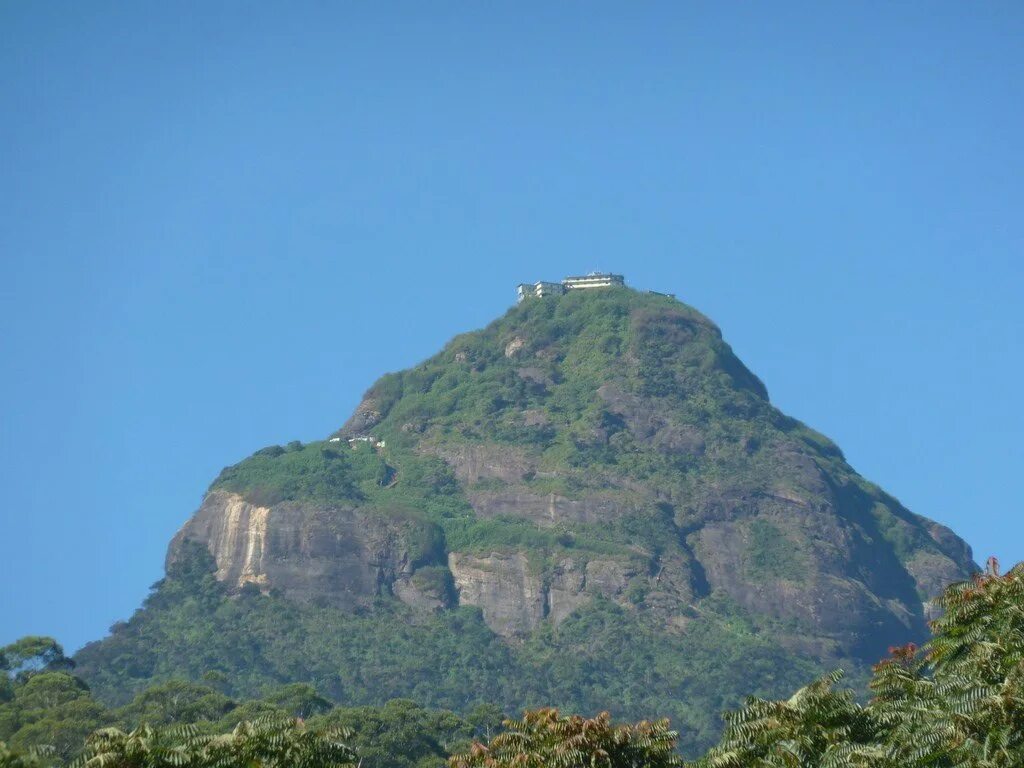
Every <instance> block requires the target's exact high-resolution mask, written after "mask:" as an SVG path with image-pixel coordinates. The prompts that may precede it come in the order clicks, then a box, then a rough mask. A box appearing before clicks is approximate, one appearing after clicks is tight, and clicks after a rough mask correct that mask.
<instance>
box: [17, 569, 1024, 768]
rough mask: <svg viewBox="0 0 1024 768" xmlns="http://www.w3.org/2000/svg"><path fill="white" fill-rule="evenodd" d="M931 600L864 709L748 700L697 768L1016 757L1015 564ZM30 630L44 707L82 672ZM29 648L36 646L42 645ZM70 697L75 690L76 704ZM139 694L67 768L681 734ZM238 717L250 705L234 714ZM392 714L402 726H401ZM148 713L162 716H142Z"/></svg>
mask: <svg viewBox="0 0 1024 768" xmlns="http://www.w3.org/2000/svg"><path fill="white" fill-rule="evenodd" d="M939 607H940V608H941V610H942V617H941V618H940V619H938V620H937V621H935V622H933V631H934V637H933V638H932V640H931V641H930V642H929V643H927V644H926V645H925V646H923V647H922V648H916V647H914V646H906V647H903V648H897V649H893V652H892V654H891V657H890V658H888V659H886V660H884V661H882V662H881V663H879V664H878V665H877V666H876V667H875V671H874V677H873V679H872V681H871V686H870V687H871V691H872V694H873V697H872V699H871V701H870V703H868V704H867V705H862V704H860V703H859V702H858V701H857V700H856V699H855V698H854V696H853V694H852V693H851V692H850V691H848V690H842V689H839V688H838V687H837V684H838V683H839V681H840V679H841V677H842V673H841V672H834V673H832V674H831V675H827V676H825V677H823V678H821V679H819V680H817V681H815V682H813V683H811V684H810V685H808V686H806V687H804V688H802V689H800V690H799V691H797V692H796V693H795V694H794V695H793V696H792V697H790V698H789V699H787V700H784V701H772V700H768V699H763V698H755V697H752V698H750V699H748V700H747V703H746V705H745V706H744V707H742V708H741V709H739V710H737V711H735V712H732V713H730V714H728V715H726V723H727V727H726V730H725V734H724V736H723V737H722V739H721V741H720V743H719V744H718V745H717V746H716V747H714V748H713V749H711V750H710V751H709V752H708V753H707V755H705V756H704V757H703V758H702V759H701V760H699V761H697V762H695V763H692V764H690V765H691V768H1020V766H1024V563H1022V564H1019V565H1017V566H1016V567H1014V568H1013V569H1011V570H1010V571H1009V572H1008V573H1006V574H1005V575H1001V574H1000V573H999V569H998V565H997V563H996V562H995V561H990V562H989V566H988V569H987V570H986V572H985V573H983V574H980V575H978V576H977V577H976V578H975V579H974V580H972V581H970V582H966V583H963V584H956V585H953V586H951V587H949V588H948V589H947V590H946V592H945V594H944V595H943V597H942V598H941V599H940V601H939ZM31 640H32V642H28V643H22V644H21V645H20V646H18V645H17V644H16V646H17V647H15V646H10V647H9V648H8V649H4V650H5V651H6V652H7V655H8V660H7V661H6V662H5V665H6V668H7V671H8V675H6V676H3V677H0V682H2V684H3V685H5V686H6V687H0V699H2V698H3V697H5V696H7V697H10V690H11V686H12V683H11V675H10V672H11V670H12V669H17V670H18V671H17V672H16V673H15V674H14V677H15V678H18V679H17V680H16V687H17V689H18V691H19V692H21V693H22V694H24V693H25V691H26V690H27V691H28V693H29V694H30V696H29V699H30V700H31V701H33V702H34V703H35V705H37V706H39V707H43V708H45V706H46V704H47V702H51V703H54V702H60V701H61V696H65V698H66V696H67V694H68V693H69V691H70V692H71V693H72V694H73V693H74V691H75V690H76V688H75V680H76V679H75V678H74V677H73V676H72V675H70V674H69V673H68V672H66V671H54V670H59V669H60V668H62V667H66V666H67V665H66V660H64V659H63V654H61V653H60V652H59V646H56V647H54V646H55V644H48V643H46V642H42V641H41V640H40V639H39V638H33V639H31ZM19 648H20V649H21V650H20V651H19V650H18V649H19ZM26 648H29V649H36V650H38V655H37V656H32V653H33V652H35V651H31V652H30V651H26V650H25V649H26ZM10 657H15V659H16V661H15V662H11V661H10ZM44 661H45V663H43V662H44ZM48 665H52V668H51V670H50V671H46V669H47V666H48ZM78 684H79V685H81V683H80V682H79V683H78ZM189 686H192V687H191V688H190V687H189ZM80 698H81V696H78V697H77V698H76V697H75V696H72V698H71V699H70V702H71V703H72V704H74V703H75V702H76V701H78V700H79V699H80ZM140 698H141V699H142V700H141V701H140V700H139V698H137V699H136V701H135V702H133V706H134V707H135V708H136V709H135V710H133V711H134V712H135V713H136V714H135V715H134V716H139V714H140V713H144V714H142V717H143V719H144V720H146V722H144V723H143V724H142V725H140V726H138V727H136V728H135V729H134V730H132V731H127V732H126V731H124V730H120V729H118V728H112V727H106V728H100V729H99V730H97V731H95V732H94V733H93V734H92V735H90V736H88V738H87V739H86V742H85V748H84V751H82V752H81V754H80V756H79V757H78V758H77V760H76V761H75V762H74V765H75V768H233V767H234V766H239V768H241V766H246V768H251V767H255V766H264V767H265V768H278V767H280V768H284V766H294V768H333V767H334V766H337V767H338V768H341V766H347V765H355V764H357V762H358V761H359V759H360V758H359V756H358V755H359V754H361V753H362V752H363V750H362V749H357V748H356V747H357V746H359V745H358V744H356V742H357V741H358V739H359V736H358V735H357V734H356V733H355V732H354V731H353V730H352V729H350V728H349V727H347V723H348V722H351V723H353V724H354V725H356V726H357V727H359V726H361V727H362V728H363V734H362V735H363V738H364V739H365V740H366V741H365V742H364V743H367V744H368V745H372V744H373V743H375V742H378V741H379V740H380V739H385V740H386V739H387V736H388V734H389V733H390V735H391V740H390V741H388V742H387V743H388V750H389V752H393V753H399V754H400V753H403V752H404V753H408V754H406V758H407V762H392V761H391V756H389V754H382V753H379V752H378V753H377V754H375V755H374V758H373V759H372V760H370V761H366V762H363V763H362V764H363V765H364V768H367V767H368V766H390V765H395V766H398V765H403V766H404V765H409V766H417V767H418V768H419V767H420V766H422V767H424V768H425V766H438V765H440V764H441V763H442V758H443V757H444V756H446V755H449V754H451V753H452V752H455V753H456V754H455V756H453V757H451V758H450V759H449V765H450V768H505V767H506V766H508V767H509V768H511V767H512V766H517V767H521V768H541V766H544V767H547V766H551V767H552V768H597V767H601V768H640V767H641V766H643V767H645V768H662V767H663V766H678V765H682V762H681V760H680V758H679V756H678V753H677V752H676V747H677V734H676V733H675V732H674V731H671V730H669V725H668V721H659V722H655V723H651V722H646V721H645V722H640V723H636V724H633V725H615V724H613V723H612V722H611V719H610V717H609V715H608V714H607V713H602V714H600V715H598V716H597V717H595V718H592V719H587V718H584V717H579V716H569V717H566V716H562V715H560V714H559V712H558V711H557V710H555V709H539V710H533V711H527V712H526V713H525V715H524V716H523V718H522V719H520V720H506V721H505V722H504V730H503V731H502V732H500V733H497V735H493V734H492V728H493V727H494V719H495V718H494V713H493V711H491V712H486V713H483V714H482V715H481V716H480V717H479V725H481V726H484V724H485V723H486V725H485V727H475V728H473V727H470V726H469V724H468V722H467V721H461V720H460V719H459V718H458V717H457V716H455V715H454V714H452V713H447V714H446V715H444V716H442V717H440V719H437V718H434V719H431V717H432V716H428V715H426V714H424V713H427V712H428V711H427V710H422V708H418V707H417V706H416V705H415V704H412V703H411V702H405V703H397V707H396V708H395V709H394V711H392V712H391V713H390V715H388V716H387V717H385V716H384V715H383V714H381V713H382V712H383V711H384V710H387V709H388V708H387V707H385V708H383V709H381V708H376V709H374V708H367V709H374V711H373V713H372V714H370V715H369V716H368V713H365V712H360V710H339V709H333V710H330V711H328V712H326V713H322V714H313V713H316V712H323V707H325V706H327V703H326V702H324V700H323V699H322V698H320V697H319V696H318V695H317V694H316V692H315V690H313V689H312V688H310V687H308V686H301V685H299V686H289V687H287V688H286V689H283V690H279V691H277V692H275V693H274V694H272V695H271V696H269V697H268V698H267V699H264V700H262V701H259V702H247V703H246V704H243V705H241V706H237V707H229V708H228V710H227V711H223V708H224V701H226V697H222V699H223V701H222V700H221V699H218V698H217V697H216V696H215V695H213V694H212V692H211V689H208V688H207V689H203V687H202V686H195V685H194V684H188V683H173V684H167V685H166V686H165V688H164V689H163V690H151V691H147V692H146V695H145V696H142V697H140ZM272 702H277V703H276V704H275V703H272ZM56 705H59V706H67V705H68V702H67V701H64V703H63V704H55V706H56ZM278 705H282V706H286V707H288V708H290V709H292V710H293V711H303V712H306V713H310V714H313V716H312V717H311V718H310V720H309V721H308V722H306V721H304V720H302V719H300V718H298V717H295V716H288V715H286V714H284V710H283V709H282V708H281V706H278ZM389 706H391V705H389ZM199 712H202V713H205V715H206V716H207V717H208V718H210V717H212V716H213V715H216V714H217V713H218V712H220V713H221V714H220V716H221V720H220V724H219V726H218V727H217V728H214V727H212V721H211V720H210V719H207V720H204V721H203V723H204V724H205V725H204V724H201V725H187V724H186V725H183V724H182V723H181V722H180V719H181V718H187V717H195V716H196V713H199ZM171 713H177V714H176V715H174V716H172V714H171ZM259 713H262V714H259ZM122 714H123V713H122ZM246 714H259V716H257V717H254V718H251V719H242V720H239V718H240V716H242V715H246ZM410 715H412V717H411V718H410ZM389 718H391V719H389ZM395 718H397V719H398V720H399V721H401V722H403V723H405V725H406V726H407V727H406V728H405V729H404V730H396V728H395V727H394V726H393V722H392V721H393V720H394V719H395ZM153 720H157V721H160V720H163V721H164V722H166V723H168V724H166V725H152V724H150V721H153ZM176 720H178V721H179V722H178V723H177V724H173V723H174V722H175V721H176ZM232 720H233V721H234V724H233V725H232V726H231V727H229V728H227V732H225V730H224V729H225V724H226V723H229V722H230V721H232ZM218 728H219V729H220V730H219V731H218ZM431 729H433V731H434V732H435V737H434V738H433V739H432V740H431V739H427V740H426V741H425V742H423V743H424V744H428V746H427V748H426V749H425V750H421V751H420V752H417V753H415V754H412V752H410V750H411V749H412V747H410V745H411V744H414V743H417V742H418V741H419V740H420V738H421V736H422V734H423V732H424V731H429V730H431ZM218 733H219V734H220V735H218ZM470 733H475V735H476V737H477V738H480V739H481V740H480V741H478V742H475V743H473V744H472V745H471V746H469V745H466V742H465V741H462V742H460V741H459V737H460V736H461V737H465V736H466V735H469V734H470ZM396 734H397V738H396V737H395V736H396ZM441 734H447V735H441ZM481 736H482V737H483V738H481ZM485 742H486V743H485ZM460 744H462V746H460ZM421 746H422V745H421ZM419 748H420V747H416V749H419ZM368 751H370V750H368ZM410 755H411V756H410ZM416 755H418V757H417V756H416ZM57 757H59V754H57V755H55V754H54V753H53V752H48V751H38V750H36V751H17V750H12V749H10V748H9V747H7V746H5V745H4V744H3V743H2V742H0V768H44V767H45V766H47V765H50V764H52V763H54V762H55V761H56V758H57Z"/></svg>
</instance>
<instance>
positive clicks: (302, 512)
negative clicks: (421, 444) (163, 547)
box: [167, 490, 443, 608]
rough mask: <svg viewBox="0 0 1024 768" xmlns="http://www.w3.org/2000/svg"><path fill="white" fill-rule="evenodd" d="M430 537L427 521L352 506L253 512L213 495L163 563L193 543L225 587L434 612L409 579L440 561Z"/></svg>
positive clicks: (281, 506) (290, 505)
mask: <svg viewBox="0 0 1024 768" xmlns="http://www.w3.org/2000/svg"><path fill="white" fill-rule="evenodd" d="M436 537H437V532H436V531H435V530H434V526H431V525H430V524H429V523H423V522H417V521H411V520H405V519H401V518H390V519H388V518H381V517H379V516H377V515H373V514H367V513H366V512H364V511H361V510H359V509H358V508H345V507H339V506H322V505H318V504H314V503H309V502H301V503H300V502H294V501H282V502H279V503H276V504H273V505H271V506H257V505H254V504H251V503H249V502H247V501H246V500H245V499H244V498H243V497H242V496H241V495H239V494H237V493H230V492H227V491H223V490H213V491H210V493H208V494H207V496H206V498H205V499H204V500H203V504H202V506H200V508H199V511H198V512H196V514H195V515H194V516H193V517H192V519H191V520H189V521H188V522H187V523H186V524H185V526H184V527H183V528H182V529H181V530H180V531H179V532H178V534H177V535H176V536H175V538H174V540H173V541H172V542H171V546H170V549H169V551H168V558H167V559H168V563H167V565H168V568H170V567H171V566H173V564H174V561H175V558H176V557H177V556H178V553H179V552H180V551H181V545H182V543H183V542H185V541H199V542H203V543H205V544H206V546H207V548H208V549H209V551H210V554H211V555H213V558H214V561H215V562H216V565H217V570H216V573H215V575H216V577H217V579H218V580H220V581H222V582H224V584H225V585H226V586H228V587H229V588H231V589H235V590H240V589H242V588H244V587H245V586H246V585H253V586H255V587H257V588H259V589H261V590H264V591H269V590H270V589H271V588H273V589H275V590H277V591H278V592H280V593H281V594H283V595H284V596H286V597H289V598H293V599H296V600H302V601H311V602H316V603H320V604H329V605H334V606H338V607H343V608H354V607H357V606H368V605H370V604H371V603H372V602H373V600H374V598H376V597H379V596H381V595H394V596H396V597H398V598H399V599H401V600H402V601H403V602H405V603H407V604H409V605H414V606H424V605H431V606H432V605H434V604H435V603H437V598H436V596H434V595H432V594H428V593H424V591H423V590H422V589H420V588H419V585H418V584H417V583H416V582H414V581H413V580H412V575H413V573H414V572H415V571H416V569H418V568H422V567H425V566H430V565H435V564H437V563H438V562H440V561H439V558H441V557H443V552H442V550H441V549H440V547H437V546H436V545H435V544H434V542H435V541H437V538H436ZM425 542H426V543H425ZM437 604H439V603H437Z"/></svg>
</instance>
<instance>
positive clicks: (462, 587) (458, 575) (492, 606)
mask: <svg viewBox="0 0 1024 768" xmlns="http://www.w3.org/2000/svg"><path fill="white" fill-rule="evenodd" d="M448 567H449V569H451V572H452V575H453V576H454V579H455V586H456V588H457V589H458V591H459V600H460V602H462V603H463V604H465V605H475V606H478V607H479V608H481V609H482V610H483V614H484V621H486V622H487V625H488V626H489V627H490V628H491V629H492V630H494V632H496V633H497V634H499V635H501V636H503V637H522V636H524V635H527V634H528V633H529V632H530V631H531V630H533V629H535V628H536V627H537V625H538V624H540V622H541V621H542V620H543V619H545V618H550V620H551V621H553V622H554V623H555V624H556V625H557V624H559V623H561V622H562V621H563V620H564V619H566V618H567V617H568V616H569V615H570V614H571V613H572V612H573V611H575V610H576V609H577V608H579V607H580V606H582V605H584V604H585V603H586V602H587V601H589V600H590V599H591V598H592V597H595V596H601V597H605V598H608V599H611V600H619V599H621V597H622V595H623V593H624V592H625V589H626V587H627V585H628V584H629V579H630V577H631V576H633V575H635V574H634V573H633V571H632V570H631V569H630V567H629V565H627V564H623V563H619V562H615V561H612V560H592V561H590V562H578V561H576V560H573V559H571V558H563V559H562V560H560V561H559V562H558V563H557V564H555V566H554V568H552V569H551V572H550V574H549V578H548V579H545V578H544V574H543V572H541V570H540V569H539V568H538V567H536V566H533V567H531V564H530V561H529V558H528V557H527V556H526V555H525V554H524V553H522V552H515V553H511V554H503V553H499V552H494V553H491V554H490V555H486V556H483V557H479V556H473V555H466V554H461V553H458V552H452V553H451V554H449V555H448Z"/></svg>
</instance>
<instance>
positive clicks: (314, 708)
mask: <svg viewBox="0 0 1024 768" xmlns="http://www.w3.org/2000/svg"><path fill="white" fill-rule="evenodd" d="M263 700H264V701H265V702H267V703H268V704H271V705H273V706H275V707H277V708H278V709H282V710H284V711H285V712H287V713H289V714H290V715H291V716H292V717H301V718H303V719H305V718H307V717H312V716H313V715H319V714H321V713H322V712H327V711H328V710H329V709H330V708H331V706H332V705H331V702H330V701H328V700H327V699H325V698H324V697H323V696H321V695H320V694H319V693H317V692H316V688H314V687H313V686H312V685H309V684H308V683H293V684H291V685H282V686H281V687H280V688H276V689H274V690H273V691H271V692H270V693H269V694H268V695H266V696H264V697H263Z"/></svg>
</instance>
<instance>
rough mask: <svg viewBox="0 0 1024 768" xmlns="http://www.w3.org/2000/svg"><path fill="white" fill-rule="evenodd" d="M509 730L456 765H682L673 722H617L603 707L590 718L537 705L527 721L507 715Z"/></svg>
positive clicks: (571, 767) (474, 748)
mask: <svg viewBox="0 0 1024 768" xmlns="http://www.w3.org/2000/svg"><path fill="white" fill-rule="evenodd" d="M504 726H505V728H506V731H505V732H504V733H501V734H499V735H497V736H495V737H494V738H493V739H491V741H490V743H489V744H487V745H484V744H480V743H475V744H473V746H472V748H471V749H470V751H469V752H468V753H467V754H463V755H457V756H455V757H453V758H451V760H450V761H449V764H450V766H451V768H506V766H507V767H508V768H512V766H515V767H516V768H640V766H643V768H668V767H669V766H678V765H681V764H682V761H681V760H680V758H679V756H678V755H677V754H676V752H675V746H676V739H677V738H678V734H677V733H676V732H675V731H671V730H669V727H668V721H667V720H660V721H658V722H654V723H651V722H647V721H642V722H639V723H636V724H634V725H613V724H612V722H611V716H610V715H609V714H608V713H607V712H602V713H601V714H599V715H598V716H597V717H595V718H592V719H587V718H584V717H580V716H579V715H572V716H569V717H563V716H561V715H560V714H559V713H558V710H557V709H536V710H529V711H527V712H526V713H524V715H523V718H522V719H521V720H506V721H505V723H504Z"/></svg>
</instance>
